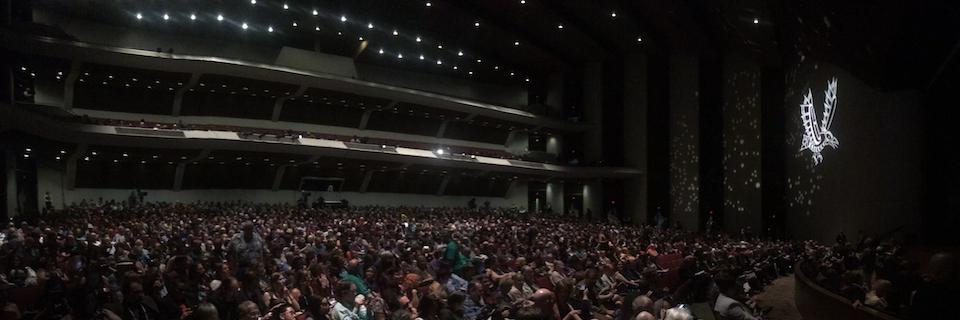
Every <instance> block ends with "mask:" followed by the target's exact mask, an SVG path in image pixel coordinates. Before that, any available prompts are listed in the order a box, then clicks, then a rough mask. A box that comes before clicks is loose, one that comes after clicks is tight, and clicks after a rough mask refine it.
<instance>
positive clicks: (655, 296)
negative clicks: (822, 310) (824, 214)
mask: <svg viewBox="0 0 960 320" xmlns="http://www.w3.org/2000/svg"><path fill="white" fill-rule="evenodd" d="M0 237H3V239H2V240H0V241H2V242H3V244H2V246H0V254H2V256H3V263H2V266H0V271H2V275H3V278H2V280H3V281H2V283H3V290H0V292H2V294H0V306H2V307H3V317H4V319H18V318H19V319H24V318H26V319H68V318H69V319H93V318H96V319H111V320H117V319H122V320H153V319H156V320H163V319H182V320H183V319H203V320H215V319H219V320H233V319H246V320H255V319H281V320H294V319H297V320H305V319H315V320H385V319H391V320H414V319H422V320H474V319H482V320H486V319H494V320H500V319H520V320H528V319H529V320H533V319H550V320H561V319H562V320H590V319H600V320H632V319H671V320H677V319H694V317H695V316H700V317H703V316H705V315H704V314H705V313H710V314H712V313H715V314H716V315H719V316H721V317H723V318H724V319H755V318H758V317H762V316H764V312H765V311H768V310H765V309H767V308H764V307H763V306H762V302H760V301H758V300H757V299H756V293H757V292H758V291H760V290H762V289H763V286H764V284H765V283H768V282H770V281H771V280H773V279H776V278H777V277H779V276H781V275H783V274H785V273H789V272H790V271H791V270H790V267H791V266H792V265H793V264H794V262H795V261H796V259H799V258H800V256H801V255H803V254H804V253H805V252H816V251H817V249H816V246H815V244H812V243H807V244H804V243H797V242H789V241H773V240H761V239H758V238H749V239H748V238H741V237H736V238H734V237H730V236H727V235H722V234H713V235H704V234H697V233H694V232H685V231H682V230H676V229H660V228H655V227H651V226H639V227H637V226H625V225H619V224H615V223H603V222H597V221H584V220H576V219H570V218H562V217H557V216H545V215H537V214H521V213H520V212H519V211H518V210H516V209H505V208H487V207H484V208H478V209H468V208H452V207H432V208H431V207H378V206H367V207H356V206H355V207H349V208H323V209H306V208H302V207H298V206H295V205H281V204H252V203H242V202H233V203H189V204H186V203H138V201H137V202H134V201H131V202H130V203H127V202H114V201H107V202H104V201H102V200H101V201H89V202H88V201H84V202H81V203H79V204H73V205H70V206H68V207H67V208H66V209H65V210H62V211H59V212H55V213H50V214H46V215H44V216H39V217H32V218H30V219H24V220H22V221H21V220H17V221H13V222H11V225H10V226H9V228H8V229H7V230H6V231H5V232H3V233H2V235H0ZM695 313H696V315H695Z"/></svg>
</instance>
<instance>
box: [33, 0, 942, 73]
mask: <svg viewBox="0 0 960 320" xmlns="http://www.w3.org/2000/svg"><path fill="white" fill-rule="evenodd" d="M35 5H36V6H41V7H43V8H45V9H48V10H51V11H54V12H58V13H60V14H64V15H69V16H72V17H76V18H81V19H88V20H95V21H100V22H103V23H107V24H110V25H115V26H121V27H127V28H135V29H142V30H147V31H150V32H160V33H172V34H177V35H186V36H196V37H210V38H218V39H230V40H235V41H241V42H247V43H251V44H255V45H261V46H270V47H279V46H291V47H298V48H304V49H310V50H313V49H315V48H318V49H320V50H321V51H323V52H326V53H331V54H337V55H342V56H347V57H355V58H356V60H357V61H358V62H360V63H365V64H372V65H381V66H388V67H392V68H399V69H408V70H414V71H417V72H428V73H435V74H442V75H447V76H454V77H463V78H470V79H475V80H480V81H487V82H493V83H504V82H515V83H524V82H527V81H528V79H531V78H532V79H533V81H534V82H536V81H538V80H543V79H545V78H544V77H545V76H546V75H547V74H550V73H552V72H555V71H558V70H579V69H580V68H582V67H583V65H584V64H585V63H587V62H591V61H598V60H603V59H607V58H610V57H618V56H622V55H623V54H624V53H626V52H632V51H642V52H648V53H667V52H672V51H682V52H687V53H690V54H693V55H695V56H698V57H701V58H708V59H709V58H714V57H719V56H721V55H723V54H726V53H729V52H736V53H739V54H741V55H743V56H745V57H747V58H748V59H751V60H753V61H754V62H756V63H758V64H761V65H764V66H781V65H782V64H783V63H784V59H793V58H795V57H797V56H798V55H800V56H809V57H815V58H818V59H822V60H827V61H832V62H835V63H836V64H838V65H840V66H841V67H842V68H845V69H847V70H848V71H850V72H851V73H854V74H857V75H858V76H860V77H861V78H863V80H864V81H866V82H868V83H872V84H874V85H878V86H882V87H886V88H892V87H898V86H902V85H904V82H908V81H909V80H922V79H928V78H929V77H930V76H932V74H933V73H935V72H936V69H937V68H938V63H939V62H942V61H943V59H944V58H945V57H946V55H948V54H949V51H950V48H951V47H952V46H953V45H954V44H955V40H956V38H957V34H958V33H960V31H958V30H960V29H958V28H952V27H950V25H948V24H952V23H953V21H955V20H956V19H953V18H951V17H955V16H956V14H957V13H958V11H960V10H958V6H960V5H958V3H957V2H955V1H921V2H915V1H896V0H879V1H871V2H869V3H863V2H850V1H826V0H737V1H733V0H724V1H721V0H684V1H651V0H646V1H629V0H609V1H581V0H550V1H544V0H509V1H508V0H485V1H481V0H456V1H453V0H413V1H386V0H379V1H374V0H368V1H355V0H333V1H306V0H279V1H278V0H224V1H188V0H171V1H75V0H36V1H35ZM918 47H922V48H925V49H926V50H925V51H924V52H923V53H920V54H915V53H914V52H913V51H915V50H914V49H915V48H918ZM421 57H422V58H421ZM891 76H897V77H891Z"/></svg>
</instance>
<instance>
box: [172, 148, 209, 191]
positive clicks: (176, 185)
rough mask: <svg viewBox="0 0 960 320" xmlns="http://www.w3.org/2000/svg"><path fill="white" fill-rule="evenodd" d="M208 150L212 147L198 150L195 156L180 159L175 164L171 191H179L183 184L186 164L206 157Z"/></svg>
mask: <svg viewBox="0 0 960 320" xmlns="http://www.w3.org/2000/svg"><path fill="white" fill-rule="evenodd" d="M210 152H213V149H204V150H203V151H200V154H198V155H197V156H196V157H193V158H190V159H187V160H184V161H181V162H180V163H179V164H177V173H176V176H174V177H173V191H180V189H181V187H182V186H183V175H184V173H185V172H186V171H187V164H188V163H191V162H194V161H198V160H200V159H203V158H206V157H207V156H208V155H210Z"/></svg>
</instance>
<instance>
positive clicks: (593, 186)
mask: <svg viewBox="0 0 960 320" xmlns="http://www.w3.org/2000/svg"><path fill="white" fill-rule="evenodd" d="M628 198H629V197H628ZM587 209H589V210H590V214H591V215H592V216H591V217H590V218H591V219H596V218H597V217H598V216H600V215H601V214H604V213H606V212H604V211H603V183H602V181H601V180H600V179H596V180H590V181H587V182H586V183H584V184H583V215H584V216H586V214H587Z"/></svg>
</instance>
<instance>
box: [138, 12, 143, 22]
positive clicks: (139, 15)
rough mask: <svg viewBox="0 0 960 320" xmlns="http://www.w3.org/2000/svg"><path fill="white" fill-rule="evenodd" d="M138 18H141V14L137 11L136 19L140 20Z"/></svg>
mask: <svg viewBox="0 0 960 320" xmlns="http://www.w3.org/2000/svg"><path fill="white" fill-rule="evenodd" d="M140 19H143V15H142V14H140V13H139V12H138V13H137V20H140Z"/></svg>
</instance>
